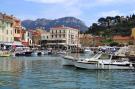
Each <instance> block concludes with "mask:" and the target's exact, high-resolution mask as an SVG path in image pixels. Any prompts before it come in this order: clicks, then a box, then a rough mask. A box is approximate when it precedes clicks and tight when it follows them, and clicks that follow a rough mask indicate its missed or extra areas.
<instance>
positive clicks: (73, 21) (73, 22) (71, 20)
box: [22, 17, 88, 32]
mask: <svg viewBox="0 0 135 89" xmlns="http://www.w3.org/2000/svg"><path fill="white" fill-rule="evenodd" d="M61 25H64V26H67V27H73V28H78V29H79V30H80V31H81V32H84V31H86V30H88V27H87V26H86V25H85V24H84V23H83V22H82V21H81V20H79V19H77V18H75V17H63V18H59V19H55V20H48V19H44V18H42V19H37V20H35V21H33V20H24V21H22V26H24V27H25V28H27V29H36V28H43V29H45V30H47V31H49V29H50V28H52V27H56V26H61Z"/></svg>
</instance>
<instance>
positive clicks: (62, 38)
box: [41, 26, 80, 49]
mask: <svg viewBox="0 0 135 89" xmlns="http://www.w3.org/2000/svg"><path fill="white" fill-rule="evenodd" d="M43 37H45V38H44V39H43V40H42V42H41V43H42V45H45V46H46V47H50V48H55V49H57V48H59V49H67V48H68V49H72V48H74V47H80V42H79V30H78V29H75V28H70V27H65V26H60V27H54V28H51V29H50V33H44V35H43ZM43 37H42V38H43Z"/></svg>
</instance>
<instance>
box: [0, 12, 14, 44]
mask: <svg viewBox="0 0 135 89" xmlns="http://www.w3.org/2000/svg"><path fill="white" fill-rule="evenodd" d="M12 25H13V17H12V16H8V15H6V14H2V13H0V42H4V43H6V42H8V43H9V42H13V41H14V38H13V27H12Z"/></svg>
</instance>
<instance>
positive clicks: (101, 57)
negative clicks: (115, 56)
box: [99, 54, 111, 59]
mask: <svg viewBox="0 0 135 89" xmlns="http://www.w3.org/2000/svg"><path fill="white" fill-rule="evenodd" d="M110 57H111V55H107V54H102V55H101V56H100V58H99V59H110Z"/></svg>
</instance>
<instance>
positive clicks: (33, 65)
mask: <svg viewBox="0 0 135 89" xmlns="http://www.w3.org/2000/svg"><path fill="white" fill-rule="evenodd" d="M60 59H61V58H59V57H39V58H38V57H37V58H30V57H29V58H11V59H0V89H134V88H135V81H134V77H135V72H134V71H131V70H79V69H76V68H75V67H66V66H61V62H60Z"/></svg>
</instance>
